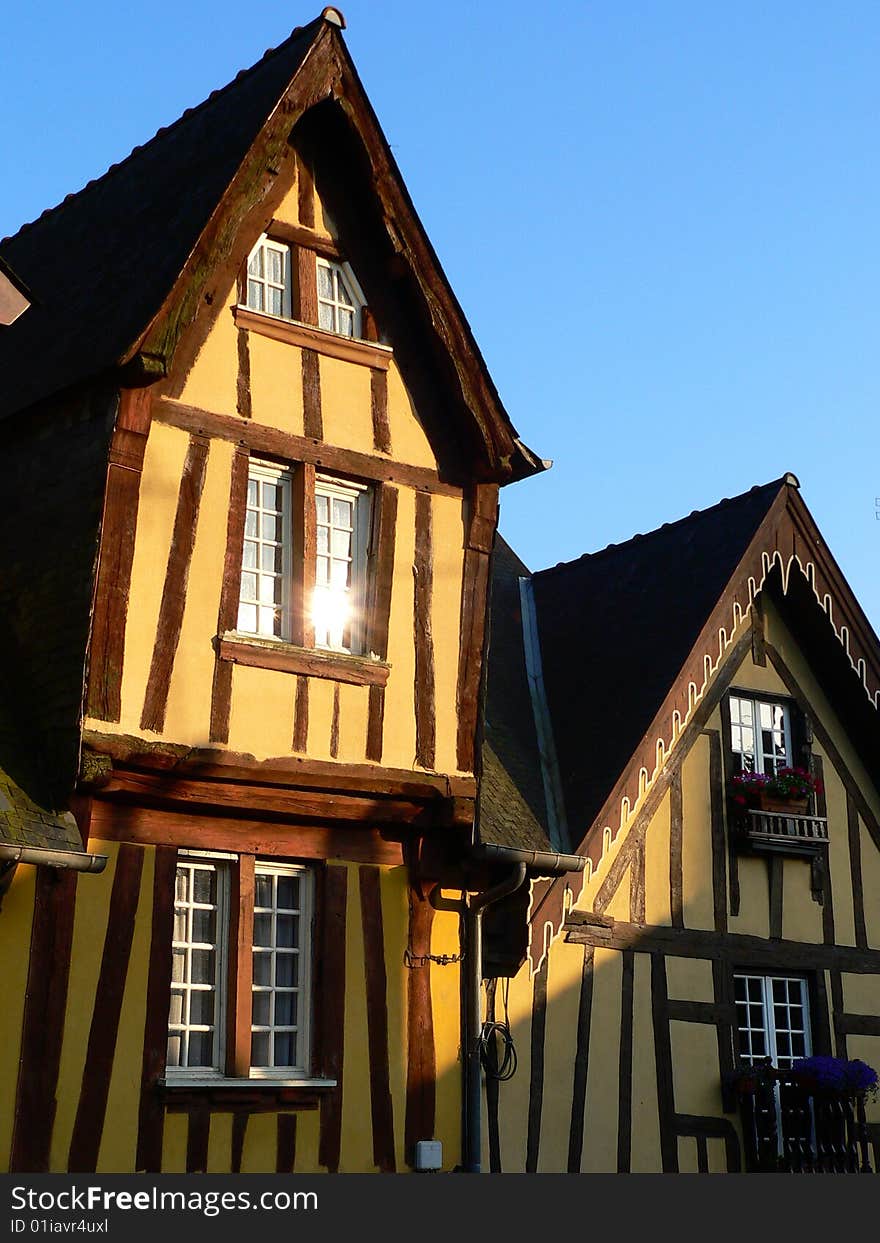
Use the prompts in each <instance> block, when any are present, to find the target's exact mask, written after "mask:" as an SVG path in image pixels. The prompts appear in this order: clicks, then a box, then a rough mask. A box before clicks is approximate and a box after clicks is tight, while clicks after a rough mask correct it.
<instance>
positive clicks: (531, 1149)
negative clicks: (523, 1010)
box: [526, 954, 550, 1174]
mask: <svg viewBox="0 0 880 1243" xmlns="http://www.w3.org/2000/svg"><path fill="white" fill-rule="evenodd" d="M549 969H550V955H549V954H545V955H544V961H543V962H542V963H541V966H540V968H539V970H538V971H537V972H536V974H535V978H534V983H533V992H532V1048H531V1054H532V1070H531V1077H530V1080H529V1115H528V1131H527V1133H526V1173H527V1174H537V1172H538V1159H539V1156H540V1148H541V1113H542V1111H543V1104H544V1041H545V1038H546V1030H547V976H548V974H549Z"/></svg>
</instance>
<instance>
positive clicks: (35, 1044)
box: [9, 867, 77, 1174]
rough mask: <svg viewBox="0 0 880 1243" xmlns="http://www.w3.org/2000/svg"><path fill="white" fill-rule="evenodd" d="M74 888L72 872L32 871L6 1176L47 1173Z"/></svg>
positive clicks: (65, 1000) (44, 869)
mask: <svg viewBox="0 0 880 1243" xmlns="http://www.w3.org/2000/svg"><path fill="white" fill-rule="evenodd" d="M76 883H77V874H76V872H69V871H59V870H56V869H55V868H47V867H39V868H37V879H36V891H35V894H34V915H33V923H32V925H31V941H30V964H29V966H28V978H27V988H26V991H25V999H24V1015H23V1017H22V1025H21V1048H20V1049H18V1050H10V1051H9V1052H10V1053H12V1054H13V1055H15V1054H17V1055H18V1058H19V1063H18V1084H17V1087H16V1093H15V1116H14V1120H13V1130H12V1151H11V1154H10V1159H9V1169H10V1172H11V1173H15V1174H18V1173H25V1174H41V1173H45V1172H46V1171H48V1169H49V1149H50V1146H51V1143H52V1129H53V1127H54V1125H55V1109H56V1106H57V1101H56V1099H55V1092H56V1089H57V1086H58V1068H59V1065H60V1063H61V1042H62V1039H63V1037H64V1016H65V1013H66V1011H67V989H68V983H69V979H70V950H71V944H72V941H73V915H74V907H75V904H76Z"/></svg>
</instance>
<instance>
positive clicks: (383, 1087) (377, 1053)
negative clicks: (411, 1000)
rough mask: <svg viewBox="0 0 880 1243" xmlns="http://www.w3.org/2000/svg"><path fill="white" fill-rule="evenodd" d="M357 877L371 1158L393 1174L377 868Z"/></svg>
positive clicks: (365, 868)
mask: <svg viewBox="0 0 880 1243" xmlns="http://www.w3.org/2000/svg"><path fill="white" fill-rule="evenodd" d="M359 879H360V894H361V924H362V927H363V933H364V976H365V978H366V986H367V1043H368V1046H369V1050H370V1106H371V1115H372V1123H373V1161H374V1163H375V1164H376V1165H377V1166H378V1167H379V1169H380V1170H381V1171H382V1173H383V1174H393V1173H394V1172H395V1170H396V1168H397V1166H396V1162H395V1156H394V1112H393V1106H392V1102H391V1078H390V1071H389V1064H388V981H387V977H386V972H385V933H384V928H383V923H382V898H381V894H380V890H379V869H378V868H375V867H370V866H367V865H364V866H363V867H361V868H360V870H359Z"/></svg>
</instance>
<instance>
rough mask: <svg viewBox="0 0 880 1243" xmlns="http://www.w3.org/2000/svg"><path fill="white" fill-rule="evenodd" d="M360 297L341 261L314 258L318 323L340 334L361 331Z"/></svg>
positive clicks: (354, 335)
mask: <svg viewBox="0 0 880 1243" xmlns="http://www.w3.org/2000/svg"><path fill="white" fill-rule="evenodd" d="M362 306H363V299H362V298H361V297H360V290H359V289H358V288H357V283H356V281H355V279H354V275H353V274H352V272H351V270H350V268H349V267H348V265H347V264H345V263H331V262H330V261H329V260H328V259H321V258H319V259H318V327H319V328H326V329H327V331H328V332H338V333H340V334H341V335H342V336H344V337H359V336H360V335H361V323H360V321H361V307H362Z"/></svg>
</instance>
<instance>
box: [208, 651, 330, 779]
mask: <svg viewBox="0 0 880 1243" xmlns="http://www.w3.org/2000/svg"><path fill="white" fill-rule="evenodd" d="M312 686H314V680H312ZM310 689H311V688H310ZM295 693H296V678H294V677H291V675H290V674H289V673H278V672H276V671H275V670H274V669H251V668H248V667H246V666H244V665H236V666H235V668H234V669H233V673H232V706H231V710H230V713H229V748H230V750H231V751H244V752H249V753H250V754H252V755H255V756H256V758H257V759H258V760H262V759H267V758H268V757H269V756H273V755H286V754H287V753H288V752H289V751H290V749H291V737H292V735H293V700H294V695H295ZM208 694H209V695H210V683H209V684H208ZM311 727H312V721H311V702H310V704H309V736H310V738H311ZM328 737H329V733H328Z"/></svg>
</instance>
